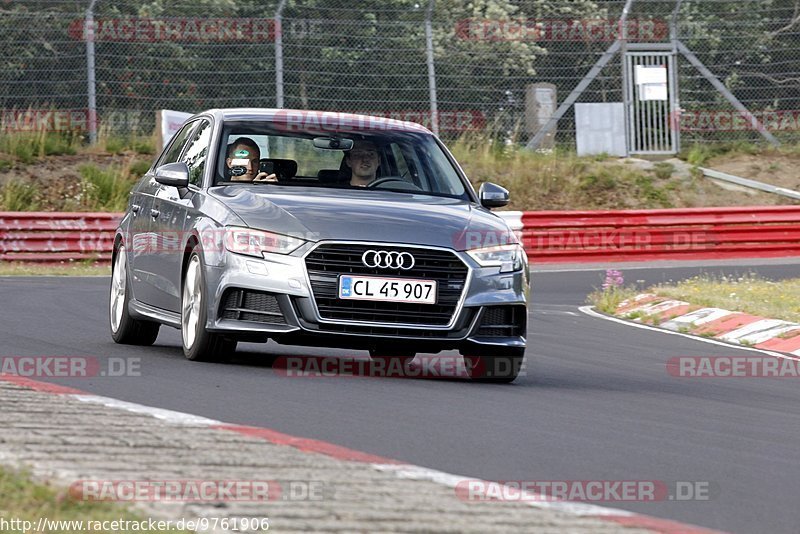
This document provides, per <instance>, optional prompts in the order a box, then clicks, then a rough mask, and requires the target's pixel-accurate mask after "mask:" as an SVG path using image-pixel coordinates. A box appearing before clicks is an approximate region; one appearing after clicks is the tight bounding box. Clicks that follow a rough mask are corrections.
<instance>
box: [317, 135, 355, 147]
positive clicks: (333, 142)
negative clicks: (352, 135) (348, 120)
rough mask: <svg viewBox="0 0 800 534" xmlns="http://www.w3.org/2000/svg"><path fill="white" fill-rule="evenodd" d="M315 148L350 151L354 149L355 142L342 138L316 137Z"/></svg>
mask: <svg viewBox="0 0 800 534" xmlns="http://www.w3.org/2000/svg"><path fill="white" fill-rule="evenodd" d="M314 146H315V147H317V148H322V149H324V150H350V149H351V148H353V140H352V139H343V138H341V137H315V138H314Z"/></svg>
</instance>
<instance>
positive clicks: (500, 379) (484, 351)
mask: <svg viewBox="0 0 800 534" xmlns="http://www.w3.org/2000/svg"><path fill="white" fill-rule="evenodd" d="M462 354H463V357H464V365H465V367H466V369H467V374H468V375H469V377H470V379H471V380H473V381H475V382H485V383H491V384H509V383H511V382H513V381H514V380H516V379H517V376H519V371H520V368H521V367H522V361H523V360H524V359H525V348H524V347H523V348H520V347H496V348H495V347H480V348H475V349H467V350H465V351H463V352H462Z"/></svg>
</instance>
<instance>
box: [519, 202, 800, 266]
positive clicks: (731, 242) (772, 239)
mask: <svg viewBox="0 0 800 534" xmlns="http://www.w3.org/2000/svg"><path fill="white" fill-rule="evenodd" d="M522 226H523V229H522V242H523V245H524V246H525V248H526V250H527V251H528V256H529V258H530V259H531V261H533V262H540V263H542V262H549V263H557V262H601V261H641V260H657V259H675V260H680V259H723V258H757V257H782V256H800V206H746V207H733V208H691V209H659V210H621V211H570V212H554V211H537V212H525V213H523V214H522Z"/></svg>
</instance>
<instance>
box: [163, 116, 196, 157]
mask: <svg viewBox="0 0 800 534" xmlns="http://www.w3.org/2000/svg"><path fill="white" fill-rule="evenodd" d="M195 126H197V121H192V122H190V123H189V124H186V125H184V127H183V128H181V129H180V131H179V132H178V133H176V134H175V137H174V138H173V140H172V143H171V144H170V145H169V148H167V151H166V152H164V153H163V154H161V159H159V160H158V164H159V165H166V164H167V163H175V162H176V161H178V158H179V157H180V156H181V151H182V150H183V145H185V144H186V139H187V138H188V137H189V134H190V133H192V130H193V129H194V127H195Z"/></svg>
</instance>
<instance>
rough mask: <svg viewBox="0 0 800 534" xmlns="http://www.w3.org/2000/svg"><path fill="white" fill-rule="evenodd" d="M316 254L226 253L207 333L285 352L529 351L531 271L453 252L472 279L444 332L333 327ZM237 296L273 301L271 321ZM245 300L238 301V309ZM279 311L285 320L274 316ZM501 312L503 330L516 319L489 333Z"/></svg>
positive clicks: (214, 280) (348, 324)
mask: <svg viewBox="0 0 800 534" xmlns="http://www.w3.org/2000/svg"><path fill="white" fill-rule="evenodd" d="M316 246H318V244H308V245H306V246H304V247H303V248H301V249H300V250H298V251H296V252H295V253H294V254H292V255H277V254H271V255H266V257H265V258H264V259H259V258H254V257H248V256H242V255H238V254H233V253H226V254H225V256H224V258H222V260H223V261H222V262H220V263H218V264H217V265H212V266H207V267H206V280H207V283H208V287H209V290H210V291H209V294H210V295H213V298H212V299H209V302H208V303H207V305H208V314H207V317H208V318H209V319H208V324H207V325H206V328H207V329H208V330H209V331H212V332H217V333H223V334H227V335H229V336H230V337H232V338H235V339H240V340H244V341H247V340H250V341H266V340H267V339H274V340H275V341H277V342H279V343H284V344H296V345H316V346H326V347H341V348H354V349H358V348H373V347H375V346H381V345H382V346H386V345H387V344H391V345H392V346H397V345H398V344H399V345H409V346H412V345H413V347H414V348H415V349H417V352H427V351H431V352H436V351H439V350H446V349H459V348H462V347H464V346H467V345H470V346H475V345H483V346H487V347H488V346H494V347H497V346H503V347H524V346H525V343H526V338H525V336H526V324H527V323H526V320H527V313H526V311H525V310H526V309H527V303H528V299H529V294H530V283H529V275H528V272H527V268H525V269H523V270H520V271H517V272H513V273H500V272H499V270H500V269H499V267H480V266H478V265H477V264H476V263H475V262H474V261H473V260H472V259H471V258H470V257H469V256H468V255H467V254H466V253H463V252H454V254H455V255H456V256H457V257H458V258H459V259H460V260H461V261H462V262H463V263H464V264H465V265H466V266H467V268H468V275H467V283H466V285H465V287H464V289H463V292H462V295H461V298H460V300H459V302H458V306H457V307H456V309H455V312H454V313H453V316H452V319H451V321H450V322H449V323H448V324H447V325H420V324H413V325H412V324H402V323H393V324H386V323H376V322H364V321H331V320H325V319H323V318H321V317H320V315H319V312H318V310H317V307H316V306H315V300H314V294H313V289H312V286H311V283H310V281H309V277H308V272H307V269H306V262H305V257H306V255H307V254H308V253H309V252H310V251H311V250H312V249H313V248H316ZM386 246H391V245H390V244H386ZM451 252H452V251H451ZM526 267H527V266H526ZM236 291H238V292H244V293H249V292H253V293H254V294H255V293H257V294H258V299H259V302H265V301H264V299H274V300H270V306H271V308H270V310H272V311H271V312H263V313H273V315H271V316H270V317H271V318H270V319H269V321H270V322H261V321H259V320H253V319H254V318H256V319H257V318H258V317H257V316H256V315H253V314H252V313H247V311H246V310H244V309H243V308H241V307H237V306H236V305H235V304H234V305H232V304H231V303H232V302H234V301H235V298H234V297H232V296H231V292H236ZM237 295H238V293H237ZM246 300H247V298H246V297H239V302H240V303H241V302H242V301H246ZM226 304H227V308H226ZM278 309H279V310H280V315H281V316H282V317H281V318H280V320H278V319H277V318H276V317H275V315H274V312H275V311H276V310H278ZM503 309H505V310H510V311H509V312H508V313H510V314H511V315H510V316H509V315H505V316H503V317H504V319H503V320H502V321H501V322H503V321H508V320H509V319H508V317H511V318H512V319H511V320H512V322H513V325H510V326H513V328H511V327H509V328H506V329H501V328H487V326H486V324H485V322H486V320H488V318H489V317H490V316H491V317H493V318H494V319H493V320H494V321H495V322H497V321H499V320H500V319H499V318H500V317H501V315H502V314H503V313H506V312H501V310H503ZM226 310H227V311H226ZM232 310H233V311H232ZM490 312H492V313H491V314H490ZM276 321H277V322H276ZM490 326H491V325H490ZM506 326H509V325H506Z"/></svg>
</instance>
